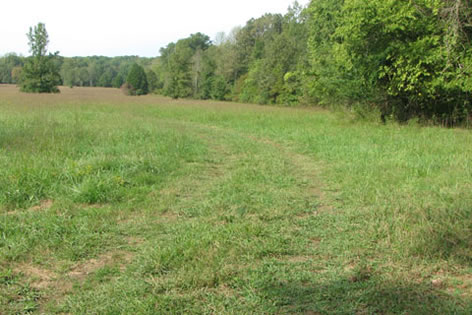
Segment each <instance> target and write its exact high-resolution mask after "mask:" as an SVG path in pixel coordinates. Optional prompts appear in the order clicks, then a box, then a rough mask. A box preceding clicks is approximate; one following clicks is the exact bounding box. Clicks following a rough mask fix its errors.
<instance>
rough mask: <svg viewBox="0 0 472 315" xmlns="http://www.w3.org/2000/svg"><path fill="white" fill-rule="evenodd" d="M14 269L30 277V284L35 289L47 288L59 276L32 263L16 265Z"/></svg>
mask: <svg viewBox="0 0 472 315" xmlns="http://www.w3.org/2000/svg"><path fill="white" fill-rule="evenodd" d="M13 271H14V272H16V273H21V274H24V275H26V276H27V277H28V278H30V279H31V283H30V285H31V287H33V288H35V289H45V288H47V287H49V286H50V285H51V284H52V283H53V282H54V281H55V280H56V278H57V275H56V274H55V273H54V272H52V271H50V270H47V269H44V268H41V267H38V266H34V265H31V264H20V265H18V266H16V267H15V268H14V269H13Z"/></svg>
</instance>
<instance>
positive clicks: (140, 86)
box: [122, 63, 149, 95]
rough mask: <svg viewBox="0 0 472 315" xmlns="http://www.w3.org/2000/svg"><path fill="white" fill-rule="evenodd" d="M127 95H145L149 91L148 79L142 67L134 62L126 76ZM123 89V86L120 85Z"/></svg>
mask: <svg viewBox="0 0 472 315" xmlns="http://www.w3.org/2000/svg"><path fill="white" fill-rule="evenodd" d="M126 84H127V85H128V86H127V91H128V94H127V95H146V94H148V92H149V89H148V81H147V77H146V73H145V72H144V69H143V67H141V66H140V65H138V64H136V63H135V64H134V65H133V66H132V67H131V70H130V71H129V74H128V77H127V78H126ZM122 90H123V86H122Z"/></svg>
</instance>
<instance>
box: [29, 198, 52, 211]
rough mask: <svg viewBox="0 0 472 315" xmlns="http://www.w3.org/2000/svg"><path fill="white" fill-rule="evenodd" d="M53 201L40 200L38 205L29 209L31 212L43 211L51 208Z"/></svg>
mask: <svg viewBox="0 0 472 315" xmlns="http://www.w3.org/2000/svg"><path fill="white" fill-rule="evenodd" d="M53 204H54V201H52V200H42V201H41V202H40V203H39V205H37V206H34V207H31V208H29V210H31V211H44V210H48V209H49V208H51V207H52V205H53Z"/></svg>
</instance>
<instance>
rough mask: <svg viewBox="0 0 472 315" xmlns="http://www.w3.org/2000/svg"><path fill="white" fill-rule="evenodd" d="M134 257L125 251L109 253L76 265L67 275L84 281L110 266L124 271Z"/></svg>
mask: <svg viewBox="0 0 472 315" xmlns="http://www.w3.org/2000/svg"><path fill="white" fill-rule="evenodd" d="M133 256H134V255H133V253H130V252H125V251H115V252H108V253H105V254H102V255H100V256H98V257H97V258H92V259H89V260H87V261H85V262H83V263H81V264H78V265H76V266H75V267H74V268H72V270H71V271H70V272H69V273H68V274H67V275H68V276H69V277H71V278H75V279H77V280H79V281H82V280H85V278H86V277H87V276H88V275H90V274H92V273H94V272H96V271H97V270H99V269H101V268H103V267H105V266H109V265H118V266H119V268H120V270H122V271H123V270H124V269H125V268H126V265H127V264H128V263H129V262H130V261H131V260H132V259H133Z"/></svg>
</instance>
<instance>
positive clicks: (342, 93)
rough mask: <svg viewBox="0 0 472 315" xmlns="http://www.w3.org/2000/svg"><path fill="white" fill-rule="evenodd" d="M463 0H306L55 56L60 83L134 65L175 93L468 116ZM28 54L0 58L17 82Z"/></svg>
mask: <svg viewBox="0 0 472 315" xmlns="http://www.w3.org/2000/svg"><path fill="white" fill-rule="evenodd" d="M471 40H472V4H471V2H470V1H469V0H408V1H395V0H372V1H364V0H312V1H311V2H310V4H309V5H308V6H307V7H302V6H300V5H299V4H298V3H297V2H295V3H294V4H293V5H292V6H291V7H289V9H288V12H287V13H286V14H285V15H281V14H265V15H264V16H261V17H259V18H254V19H251V20H249V21H248V22H247V23H246V24H245V25H244V26H243V27H236V28H235V29H233V31H232V32H230V34H223V33H220V34H218V35H217V36H216V39H215V40H214V41H211V40H210V37H209V36H207V35H205V34H202V33H198V32H196V33H195V34H192V35H190V36H189V37H188V38H184V39H180V40H178V41H177V42H175V43H169V44H168V45H167V46H166V47H163V48H161V49H160V56H159V57H156V58H139V57H136V56H128V57H114V58H109V57H97V56H94V57H74V58H64V57H60V56H57V58H56V61H55V62H57V63H58V65H59V66H60V69H61V70H60V74H61V78H62V82H63V84H64V85H68V86H103V87H120V86H122V85H123V84H124V83H125V81H126V77H127V75H128V72H129V70H130V69H131V67H132V66H133V65H134V64H136V63H137V64H139V65H140V66H142V67H143V68H144V69H145V73H146V76H147V80H148V84H149V90H151V91H153V92H154V93H159V94H163V95H166V96H170V97H174V98H196V99H215V100H228V101H239V102H252V103H259V104H281V105H288V106H295V105H321V106H326V107H331V106H342V107H348V108H350V109H352V110H355V111H356V112H358V113H359V114H360V115H370V114H372V113H374V114H375V115H377V116H378V117H381V119H382V120H384V121H385V120H388V119H394V120H398V121H406V120H409V119H411V118H417V119H419V120H427V121H434V122H438V123H443V124H447V125H456V124H461V123H463V122H464V121H467V120H469V119H470V117H471V113H472V104H471V91H472V78H471V75H472V45H471ZM24 64H25V58H24V57H20V56H17V55H15V54H9V55H6V56H4V57H2V58H0V83H17V82H18V80H20V79H21V69H22V66H23V65H24Z"/></svg>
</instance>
